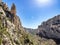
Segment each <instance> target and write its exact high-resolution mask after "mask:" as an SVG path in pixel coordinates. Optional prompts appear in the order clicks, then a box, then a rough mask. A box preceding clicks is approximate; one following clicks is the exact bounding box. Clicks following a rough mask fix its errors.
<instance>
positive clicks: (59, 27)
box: [37, 15, 60, 44]
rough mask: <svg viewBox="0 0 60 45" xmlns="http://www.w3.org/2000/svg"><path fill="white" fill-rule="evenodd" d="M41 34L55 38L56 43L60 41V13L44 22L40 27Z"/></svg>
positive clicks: (39, 32)
mask: <svg viewBox="0 0 60 45" xmlns="http://www.w3.org/2000/svg"><path fill="white" fill-rule="evenodd" d="M37 34H38V35H39V36H41V37H44V38H48V39H53V40H55V41H56V43H58V44H59V43H60V15H58V16H55V17H53V18H51V19H49V20H48V21H46V22H43V23H42V25H40V26H39V27H38V33H37Z"/></svg>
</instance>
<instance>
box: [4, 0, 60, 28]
mask: <svg viewBox="0 0 60 45" xmlns="http://www.w3.org/2000/svg"><path fill="white" fill-rule="evenodd" d="M3 2H5V3H6V4H7V5H8V7H9V8H11V5H12V3H15V5H16V10H17V15H18V16H19V18H20V20H21V23H22V25H23V27H27V28H33V29H35V28H38V25H40V24H41V23H42V22H43V21H46V20H48V19H50V18H52V17H54V16H56V15H58V14H60V0H3Z"/></svg>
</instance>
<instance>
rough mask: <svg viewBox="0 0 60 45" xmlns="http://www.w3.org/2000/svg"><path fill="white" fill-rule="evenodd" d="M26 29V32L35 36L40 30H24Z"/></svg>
mask: <svg viewBox="0 0 60 45" xmlns="http://www.w3.org/2000/svg"><path fill="white" fill-rule="evenodd" d="M24 29H25V31H27V32H29V33H31V34H33V35H36V32H37V30H38V29H31V28H24Z"/></svg>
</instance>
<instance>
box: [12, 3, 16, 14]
mask: <svg viewBox="0 0 60 45" xmlns="http://www.w3.org/2000/svg"><path fill="white" fill-rule="evenodd" d="M11 13H12V14H13V15H16V6H15V4H14V3H13V4H12V6H11Z"/></svg>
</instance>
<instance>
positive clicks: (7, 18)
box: [0, 2, 56, 45]
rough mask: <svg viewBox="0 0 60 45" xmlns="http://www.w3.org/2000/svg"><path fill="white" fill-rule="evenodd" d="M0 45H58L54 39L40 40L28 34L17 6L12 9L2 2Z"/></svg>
mask: <svg viewBox="0 0 60 45" xmlns="http://www.w3.org/2000/svg"><path fill="white" fill-rule="evenodd" d="M52 42H53V43H52ZM0 45H56V43H55V42H54V41H53V40H52V39H45V38H40V37H38V36H36V35H32V34H30V33H29V32H26V31H25V30H24V28H23V26H22V24H21V21H20V19H19V17H18V16H17V15H16V6H15V4H14V3H13V4H12V7H11V9H9V7H8V6H7V5H6V4H5V3H4V2H0Z"/></svg>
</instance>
